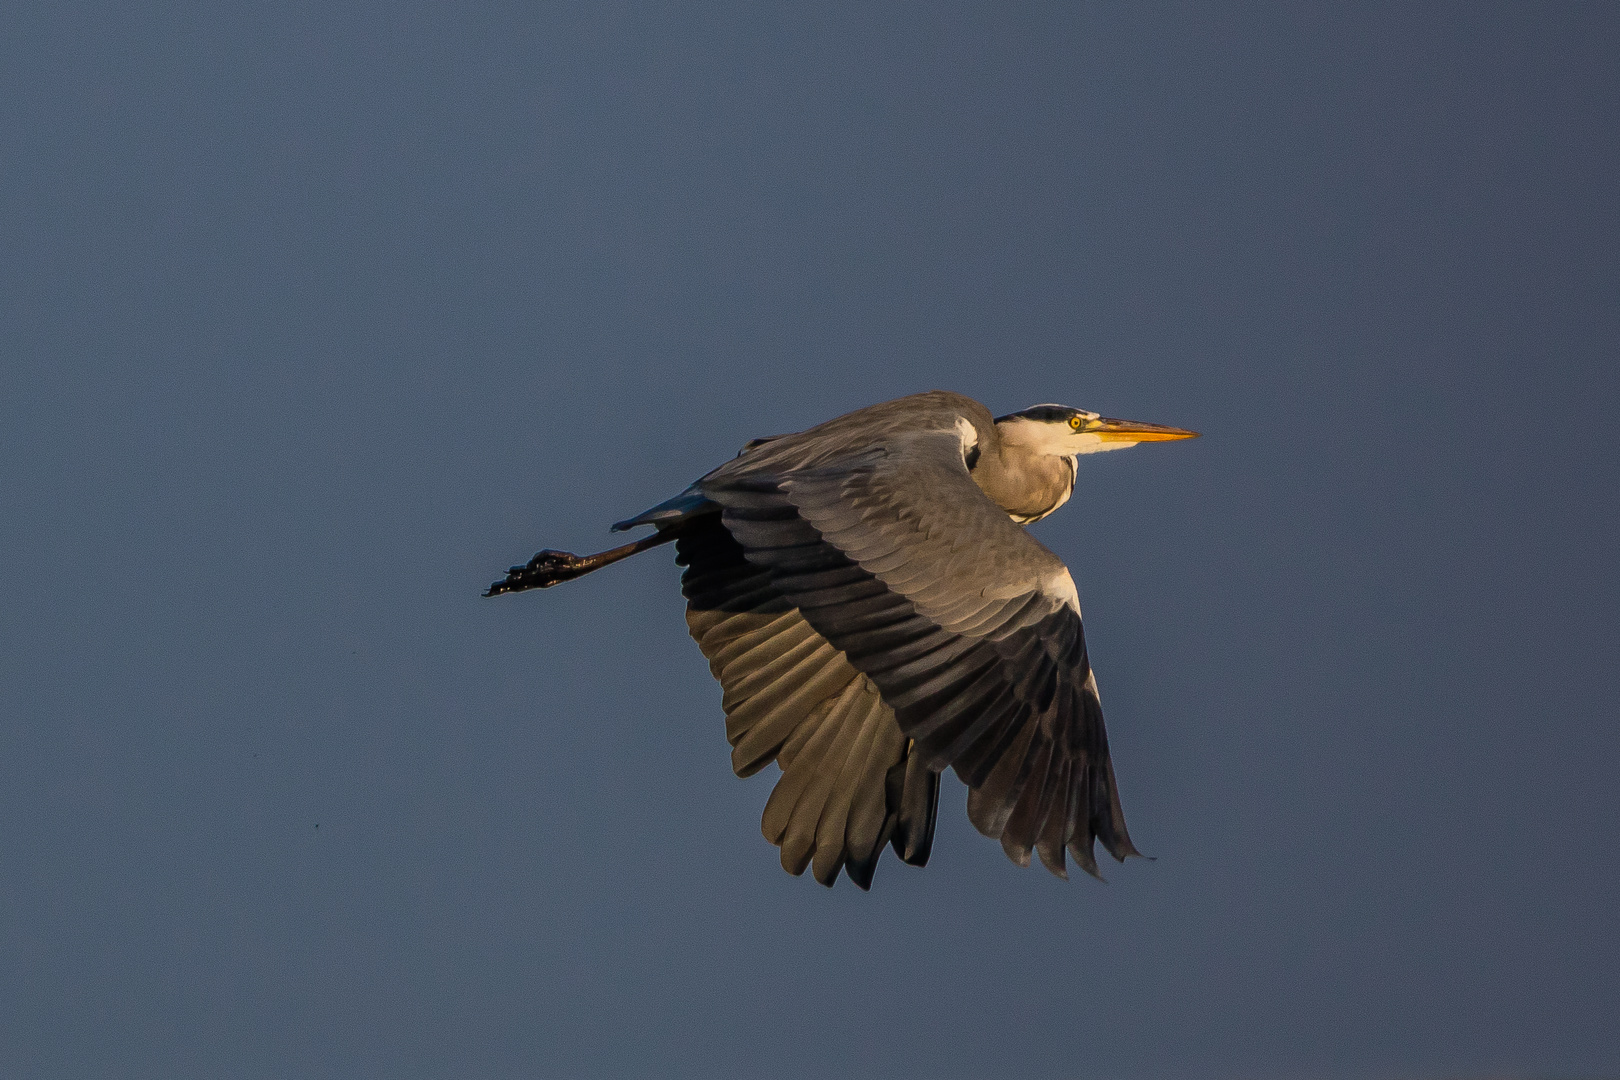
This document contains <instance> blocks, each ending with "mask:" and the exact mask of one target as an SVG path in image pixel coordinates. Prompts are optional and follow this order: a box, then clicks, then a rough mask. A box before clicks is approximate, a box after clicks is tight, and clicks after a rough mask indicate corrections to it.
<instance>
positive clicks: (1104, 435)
mask: <svg viewBox="0 0 1620 1080" xmlns="http://www.w3.org/2000/svg"><path fill="white" fill-rule="evenodd" d="M996 430H997V431H998V432H1000V433H1001V438H1002V441H1003V442H1005V443H1007V444H1008V445H1009V446H1018V447H1023V448H1024V449H1025V450H1028V451H1030V452H1031V453H1035V454H1040V455H1042V456H1049V457H1073V456H1075V455H1076V454H1097V453H1101V452H1102V451H1104V450H1123V449H1124V448H1125V447H1127V446H1135V445H1136V444H1137V443H1142V442H1171V441H1173V440H1175V439H1196V438H1197V437H1198V432H1196V431H1186V430H1183V429H1182V428H1174V427H1165V426H1164V425H1163V424H1146V423H1142V422H1140V421H1137V420H1113V419H1110V418H1109V417H1106V416H1099V415H1097V414H1096V413H1094V412H1087V411H1086V410H1084V409H1071V408H1069V407H1068V406H1067V405H1035V406H1033V407H1031V408H1028V409H1025V410H1023V411H1022V412H1015V413H1008V414H1007V415H1006V416H998V417H996Z"/></svg>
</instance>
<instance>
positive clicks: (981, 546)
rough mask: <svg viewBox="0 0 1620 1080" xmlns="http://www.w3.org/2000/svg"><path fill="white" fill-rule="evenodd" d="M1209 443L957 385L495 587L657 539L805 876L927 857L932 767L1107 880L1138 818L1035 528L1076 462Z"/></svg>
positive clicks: (1058, 863) (760, 462) (793, 440)
mask: <svg viewBox="0 0 1620 1080" xmlns="http://www.w3.org/2000/svg"><path fill="white" fill-rule="evenodd" d="M1196 436H1197V432H1192V431H1184V430H1182V429H1181V428H1173V427H1164V426H1162V425H1159V424H1144V423H1136V422H1134V421H1129V420H1111V419H1108V418H1105V417H1102V416H1099V415H1098V414H1096V413H1094V412H1086V411H1085V410H1083V409H1072V408H1069V407H1068V406H1064V405H1036V406H1035V407H1033V408H1029V409H1025V410H1023V411H1022V412H1016V413H1011V414H1010V415H1007V416H1002V417H995V418H992V417H991V415H990V411H989V410H988V409H986V408H985V407H984V406H983V405H981V404H979V403H978V402H977V401H974V400H972V399H971V398H967V397H963V396H962V395H960V394H952V393H947V392H945V391H938V390H936V391H933V392H930V393H926V394H915V395H912V396H910V397H904V398H899V399H897V400H895V401H888V402H884V403H883V404H880V405H872V406H869V407H867V408H864V409H859V410H857V411H855V412H852V413H849V414H848V415H846V416H840V417H838V418H837V419H835V420H829V421H827V422H826V423H824V424H820V425H818V426H816V427H813V428H810V429H809V430H807V431H801V432H798V433H797V434H793V435H778V436H774V437H771V438H766V439H755V440H754V441H753V442H751V443H749V444H748V445H747V446H745V447H744V448H743V449H742V451H741V453H739V454H738V455H737V456H736V457H735V458H734V459H732V460H731V461H728V462H726V463H725V464H724V465H722V466H720V467H719V468H718V469H715V470H714V471H713V472H711V473H709V474H708V475H707V476H704V477H703V478H702V479H700V480H698V481H697V482H696V483H694V484H692V485H691V486H690V487H688V488H687V489H686V490H685V491H683V492H681V493H680V494H679V495H677V496H675V497H674V498H672V499H669V500H668V501H666V502H662V503H660V504H658V505H657V506H655V507H653V508H652V509H650V510H647V511H645V512H644V513H641V514H638V515H636V516H635V517H633V518H629V519H628V520H625V521H621V522H619V523H618V524H616V525H614V526H613V529H614V531H623V530H626V529H632V528H635V527H637V526H651V527H652V528H653V530H654V531H653V532H652V534H651V535H649V536H646V537H644V538H642V539H640V540H637V541H636V542H635V543H632V544H626V545H625V546H623V547H619V548H614V549H612V550H610V551H603V552H600V553H598V554H595V555H587V556H580V555H574V554H571V553H569V552H564V551H551V550H547V551H542V552H540V553H539V554H537V555H535V556H534V558H532V559H530V560H529V562H528V563H527V564H525V565H523V566H514V567H512V569H511V571H510V572H509V573H508V574H507V576H506V578H505V579H504V580H502V581H498V582H496V583H495V584H493V585H491V586H490V588H489V591H488V592H486V593H485V594H484V595H486V596H499V595H501V594H503V593H509V592H521V591H523V590H526V589H535V588H540V589H544V588H549V587H550V586H553V585H556V584H558V583H560V582H563V581H569V580H572V579H573V578H576V577H580V576H582V575H584V574H588V573H590V572H592V571H593V570H597V569H600V568H601V567H604V566H607V565H609V564H611V563H615V562H618V561H619V560H621V559H625V558H628V557H630V556H631V555H635V554H637V553H639V552H642V551H646V550H647V549H649V548H652V547H656V546H658V545H659V544H665V543H669V542H671V541H673V542H674V544H675V552H676V562H677V563H678V564H679V565H681V566H683V567H685V571H684V573H683V574H682V575H681V592H682V594H683V595H684V596H685V597H686V602H687V607H686V624H687V628H688V630H690V632H691V634H692V637H693V638H694V639H696V641H697V644H698V648H699V649H701V650H702V651H703V655H704V656H705V657H707V658H708V661H709V670H710V671H712V672H713V673H714V677H715V678H716V679H718V680H719V682H720V686H721V689H722V691H723V698H722V706H723V708H724V710H725V713H726V738H727V740H728V741H729V742H730V743H731V747H732V750H731V765H732V768H733V770H734V771H735V772H736V773H737V775H738V776H752V775H753V774H754V773H756V772H758V771H760V770H761V769H763V768H765V766H767V765H769V764H771V763H772V762H775V763H776V764H777V765H778V766H780V768H781V776H780V778H778V780H777V782H776V787H775V788H774V789H773V790H772V792H771V795H770V799H769V801H768V802H767V803H766V805H765V814H764V818H763V821H762V822H761V825H762V827H763V829H764V832H765V837H766V839H768V840H770V842H771V843H773V844H775V845H777V846H778V847H780V848H781V853H782V866H783V868H784V869H786V870H787V871H788V872H789V873H791V874H802V873H804V871H805V870H806V869H809V870H811V872H812V873H813V875H814V876H815V879H816V880H817V881H819V882H821V883H822V884H823V885H827V886H831V885H832V884H833V882H834V881H836V880H837V878H838V874H839V871H840V870H842V871H843V872H844V873H845V874H847V875H848V876H849V879H850V880H851V881H853V882H854V883H855V884H856V885H858V886H859V887H860V888H862V889H868V888H870V887H871V884H872V875H873V872H874V871H875V870H876V869H877V863H878V858H879V856H881V855H882V854H883V851H884V848H885V847H888V846H893V848H894V850H895V853H896V854H897V855H898V856H899V858H900V859H901V860H903V861H904V862H907V863H911V864H913V865H916V866H922V865H924V864H926V863H927V861H928V855H929V852H930V850H931V848H932V846H933V838H934V822H935V818H936V815H937V813H938V809H939V775H940V773H941V772H943V771H944V770H945V769H946V768H951V769H954V770H955V771H956V775H957V776H958V777H960V778H961V779H962V781H963V783H965V784H966V785H967V787H968V804H967V811H968V819H969V820H970V821H972V823H973V825H974V826H975V827H976V828H977V829H978V830H979V831H980V832H981V833H983V834H984V835H986V836H988V837H990V838H992V839H996V840H1000V841H1001V846H1002V848H1003V849H1004V850H1005V851H1006V853H1007V855H1008V856H1009V857H1010V858H1011V859H1012V860H1013V861H1014V862H1016V863H1018V864H1019V865H1020V866H1028V865H1029V861H1030V854H1031V853H1032V852H1033V853H1035V854H1037V855H1038V856H1039V857H1040V860H1041V862H1042V863H1044V864H1045V865H1046V867H1047V869H1049V870H1050V871H1051V872H1052V873H1054V874H1056V875H1058V876H1059V877H1065V878H1066V877H1067V876H1068V872H1067V868H1066V867H1067V862H1066V859H1065V858H1064V853H1065V851H1067V853H1068V854H1069V855H1071V856H1073V857H1074V860H1075V862H1076V863H1078V864H1079V865H1080V867H1081V868H1082V869H1084V870H1085V871H1086V872H1087V873H1090V874H1092V875H1094V876H1097V861H1096V858H1095V857H1094V854H1093V852H1094V841H1095V840H1101V841H1102V844H1103V847H1104V848H1105V849H1106V850H1107V851H1108V853H1109V854H1111V855H1112V856H1113V857H1114V858H1115V859H1118V860H1120V861H1122V862H1123V861H1124V860H1125V858H1126V857H1127V856H1130V855H1137V854H1140V852H1138V851H1137V850H1136V848H1135V847H1134V846H1133V845H1132V844H1131V839H1130V835H1129V834H1128V833H1127V832H1126V829H1125V814H1124V811H1123V810H1122V809H1121V807H1120V801H1119V795H1118V793H1117V792H1116V791H1115V785H1114V769H1113V765H1112V764H1111V763H1110V761H1109V757H1108V735H1107V732H1106V731H1104V729H1103V716H1102V705H1101V702H1100V701H1099V699H1098V696H1097V680H1096V678H1095V677H1094V676H1093V674H1092V671H1091V663H1090V661H1089V660H1088V659H1087V658H1086V644H1085V635H1084V633H1083V632H1082V630H1081V625H1080V601H1079V597H1078V595H1077V594H1076V592H1075V587H1074V579H1073V578H1071V577H1070V576H1069V571H1068V568H1067V567H1065V566H1064V565H1063V562H1062V560H1061V559H1059V558H1058V557H1057V556H1056V555H1054V554H1053V553H1052V552H1051V551H1049V550H1047V548H1046V547H1045V546H1044V545H1042V544H1041V543H1040V542H1039V541H1038V540H1036V539H1035V538H1034V537H1032V536H1030V535H1029V534H1028V533H1027V532H1026V531H1025V530H1024V526H1026V525H1028V524H1030V523H1031V522H1035V521H1039V520H1041V519H1042V518H1044V517H1046V516H1047V515H1048V514H1050V513H1052V511H1054V510H1056V509H1057V508H1058V507H1060V506H1062V505H1063V504H1064V503H1065V502H1067V501H1068V499H1069V496H1070V495H1071V494H1072V493H1073V491H1074V483H1075V466H1076V458H1078V457H1079V456H1080V455H1083V454H1093V453H1097V452H1100V451H1105V450H1116V449H1121V448H1123V447H1128V446H1134V445H1136V444H1137V443H1143V442H1166V441H1170V440H1173V439H1191V438H1195V437H1196Z"/></svg>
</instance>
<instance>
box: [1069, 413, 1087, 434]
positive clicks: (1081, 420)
mask: <svg viewBox="0 0 1620 1080" xmlns="http://www.w3.org/2000/svg"><path fill="white" fill-rule="evenodd" d="M1085 424H1086V418H1085V417H1083V416H1071V417H1069V426H1070V427H1071V428H1073V429H1074V430H1076V431H1079V430H1080V429H1081V428H1082V427H1084V426H1085Z"/></svg>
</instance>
